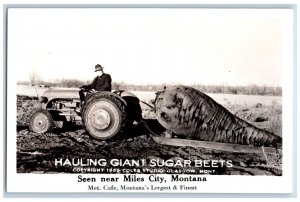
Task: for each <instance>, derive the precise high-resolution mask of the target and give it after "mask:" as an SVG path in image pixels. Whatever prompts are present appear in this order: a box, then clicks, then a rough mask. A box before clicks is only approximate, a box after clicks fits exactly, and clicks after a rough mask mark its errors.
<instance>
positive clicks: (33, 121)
mask: <svg viewBox="0 0 300 202" xmlns="http://www.w3.org/2000/svg"><path fill="white" fill-rule="evenodd" d="M52 127H53V119H52V116H51V114H50V113H49V112H48V111H47V110H44V109H40V110H37V111H36V112H34V113H33V114H32V116H31V117H30V120H29V129H30V130H31V131H33V132H36V133H46V132H50V131H51V130H52Z"/></svg>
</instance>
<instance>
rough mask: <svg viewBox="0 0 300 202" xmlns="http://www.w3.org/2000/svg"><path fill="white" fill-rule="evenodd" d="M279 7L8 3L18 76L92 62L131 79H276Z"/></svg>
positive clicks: (70, 73)
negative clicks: (68, 6)
mask: <svg viewBox="0 0 300 202" xmlns="http://www.w3.org/2000/svg"><path fill="white" fill-rule="evenodd" d="M282 31H283V22H282V18H281V12H273V11H271V10H264V11H262V9H261V10H246V9H236V10H229V9H223V10H221V9H217V10H213V9H210V10H207V9H107V8H105V9H103V8H102V9H9V16H8V68H11V69H13V70H15V71H16V72H18V73H17V74H16V75H15V76H16V78H17V81H24V80H29V74H30V73H31V72H36V73H37V74H38V75H39V77H40V78H41V79H43V80H53V79H61V78H75V79H82V80H91V79H93V78H94V76H95V75H94V67H95V65H96V64H97V63H99V64H101V65H102V66H104V71H105V72H106V73H109V74H111V76H112V79H113V81H116V82H121V81H124V82H128V83H134V84H148V83H164V82H166V83H180V84H205V85H209V84H227V85H248V84H257V85H270V86H281V82H282V69H283V66H282V56H283V49H282V44H283V43H284V42H285V41H284V40H286V39H285V38H283V34H282Z"/></svg>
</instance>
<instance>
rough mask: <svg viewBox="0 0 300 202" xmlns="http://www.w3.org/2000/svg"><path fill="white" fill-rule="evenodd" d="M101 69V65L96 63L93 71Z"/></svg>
mask: <svg viewBox="0 0 300 202" xmlns="http://www.w3.org/2000/svg"><path fill="white" fill-rule="evenodd" d="M102 70H103V67H102V66H101V65H99V64H96V66H95V72H97V71H102Z"/></svg>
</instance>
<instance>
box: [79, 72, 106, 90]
mask: <svg viewBox="0 0 300 202" xmlns="http://www.w3.org/2000/svg"><path fill="white" fill-rule="evenodd" d="M83 87H84V88H85V89H95V90H96V91H111V77H110V75H109V74H105V73H103V74H102V75H101V76H96V77H95V78H94V80H93V82H92V83H91V84H89V85H85V86H83Z"/></svg>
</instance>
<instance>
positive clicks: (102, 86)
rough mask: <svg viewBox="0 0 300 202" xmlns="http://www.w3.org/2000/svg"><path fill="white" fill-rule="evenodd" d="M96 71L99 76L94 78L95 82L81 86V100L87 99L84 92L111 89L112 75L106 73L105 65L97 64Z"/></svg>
mask: <svg viewBox="0 0 300 202" xmlns="http://www.w3.org/2000/svg"><path fill="white" fill-rule="evenodd" d="M95 72H96V73H97V76H96V77H95V78H94V80H93V82H92V83H91V84H89V85H83V86H81V87H80V88H81V90H80V91H79V96H80V100H81V102H82V101H84V99H85V94H84V92H86V91H111V76H110V75H109V74H105V73H104V71H103V67H102V66H101V65H100V64H97V65H96V66H95Z"/></svg>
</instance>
